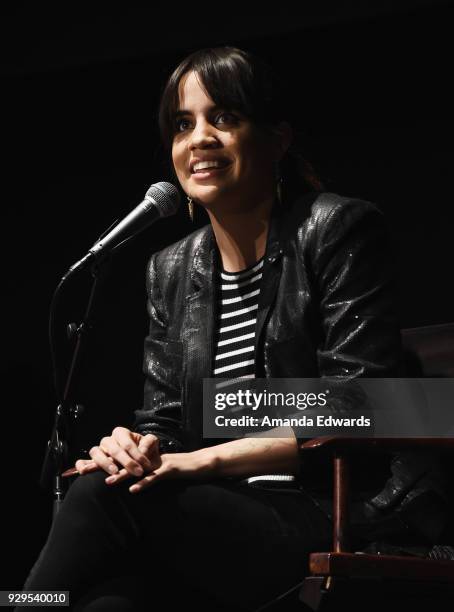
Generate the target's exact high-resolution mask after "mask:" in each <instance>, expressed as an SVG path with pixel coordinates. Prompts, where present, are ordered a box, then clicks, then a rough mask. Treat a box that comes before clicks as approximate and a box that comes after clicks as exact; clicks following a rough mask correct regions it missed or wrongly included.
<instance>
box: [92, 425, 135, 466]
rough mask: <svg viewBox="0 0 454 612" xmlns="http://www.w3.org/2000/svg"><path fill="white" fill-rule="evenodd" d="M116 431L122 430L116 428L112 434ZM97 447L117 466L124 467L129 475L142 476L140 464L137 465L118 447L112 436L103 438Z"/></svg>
mask: <svg viewBox="0 0 454 612" xmlns="http://www.w3.org/2000/svg"><path fill="white" fill-rule="evenodd" d="M117 429H124V428H116V429H115V430H114V432H115V431H116V430H117ZM126 431H129V430H126ZM134 446H135V444H134ZM99 447H100V449H101V450H102V451H103V452H104V453H105V455H107V456H110V457H111V458H112V459H113V460H114V461H115V463H116V464H118V465H119V466H123V467H125V468H126V469H127V470H128V472H129V473H130V474H131V475H133V476H142V474H143V468H142V466H141V465H140V463H137V461H135V460H134V459H133V458H132V457H131V455H130V454H129V453H128V452H127V451H126V450H124V449H123V448H122V447H121V446H120V444H119V443H118V441H117V440H116V439H115V438H114V437H113V435H112V436H108V437H105V438H103V439H102V440H101V442H100V444H99ZM113 473H114V472H111V474H113Z"/></svg>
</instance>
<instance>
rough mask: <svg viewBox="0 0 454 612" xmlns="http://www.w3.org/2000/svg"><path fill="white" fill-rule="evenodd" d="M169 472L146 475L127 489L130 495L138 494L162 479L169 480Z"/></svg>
mask: <svg viewBox="0 0 454 612" xmlns="http://www.w3.org/2000/svg"><path fill="white" fill-rule="evenodd" d="M170 475H171V472H157V471H156V472H153V473H152V474H148V475H147V476H145V478H142V480H139V481H138V482H135V483H134V484H133V485H131V486H130V487H129V491H130V492H131V493H140V492H141V491H143V490H144V489H147V488H148V487H149V486H151V485H152V484H154V483H156V482H157V481H159V480H162V479H163V478H170Z"/></svg>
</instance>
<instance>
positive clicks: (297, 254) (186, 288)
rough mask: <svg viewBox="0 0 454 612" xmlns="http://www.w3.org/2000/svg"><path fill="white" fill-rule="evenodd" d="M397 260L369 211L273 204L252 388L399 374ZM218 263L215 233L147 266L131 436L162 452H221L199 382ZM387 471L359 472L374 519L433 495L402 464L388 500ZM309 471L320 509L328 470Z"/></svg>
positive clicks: (396, 466)
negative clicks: (265, 382) (256, 381)
mask: <svg viewBox="0 0 454 612" xmlns="http://www.w3.org/2000/svg"><path fill="white" fill-rule="evenodd" d="M390 252H391V251H390V247H389V239H388V232H387V228H386V223H385V220H384V218H383V214H382V213H381V212H380V211H379V209H378V208H377V207H376V206H374V205H373V204H371V203H369V202H366V201H363V200H359V199H352V198H347V197H342V196H339V195H336V194H332V193H319V194H317V193H310V194H304V195H302V196H300V197H298V198H295V200H294V201H293V202H290V203H289V204H288V205H287V206H283V205H281V206H277V205H275V206H274V208H273V211H272V216H271V221H270V228H269V232H268V238H267V246H266V253H265V265H264V268H263V276H262V284H261V289H260V295H259V306H258V312H257V323H256V337H255V362H256V372H255V374H256V377H257V378H258V377H260V378H263V377H274V378H316V377H325V376H329V377H332V376H334V377H336V376H344V377H353V378H354V377H393V376H397V375H399V373H400V355H401V344H400V329H399V323H398V320H397V317H396V314H395V310H394V297H393V283H392V281H391V280H390V279H391V278H392V273H391V256H390ZM217 257H219V254H218V250H217V247H216V243H215V239H214V234H213V231H212V228H211V225H210V224H209V225H206V226H205V227H203V228H202V229H199V230H197V231H196V232H194V233H192V234H190V235H189V236H187V237H185V238H184V239H182V240H180V241H179V242H177V243H175V244H173V245H171V246H169V247H167V248H165V249H164V250H162V251H160V252H158V253H155V254H154V255H153V256H152V257H151V259H150V261H149V264H148V268H147V293H148V313H149V317H150V330H149V335H148V336H147V338H146V340H145V358H144V370H145V375H146V382H145V399H144V406H143V408H142V409H140V410H136V412H135V422H134V425H133V429H134V430H135V431H137V432H140V433H142V434H145V433H154V434H156V435H157V436H158V437H159V438H160V440H161V450H162V452H169V451H171V452H172V451H179V450H194V449H197V448H200V447H202V446H207V445H210V444H212V443H213V441H212V440H211V441H210V440H208V441H207V440H204V439H203V437H202V380H203V378H204V377H205V378H208V377H210V376H211V375H212V362H213V355H214V327H215V322H216V293H215V287H216V285H215V282H216V278H215V274H216V258H217ZM220 441H222V440H220ZM224 441H225V440H224ZM389 461H390V460H389V458H388V460H387V463H386V464H385V463H384V460H383V458H381V460H380V461H379V462H376V461H375V462H374V460H373V459H371V460H370V461H363V462H359V463H360V464H361V467H362V470H361V469H360V470H359V471H360V472H362V473H361V474H360V475H359V481H360V483H362V484H360V492H361V491H363V492H364V490H365V489H368V490H370V491H371V493H374V492H375V496H374V497H373V500H374V504H372V505H370V504H369V505H368V506H364V507H363V510H364V508H365V511H366V513H369V514H370V513H372V514H373V513H374V512H375V511H377V512H379V513H383V511H386V510H387V509H389V508H391V507H394V508H397V507H400V506H401V504H402V502H404V505H405V500H406V499H407V501H408V499H410V498H409V497H408V496H409V495H410V496H411V494H412V493H414V491H415V490H416V489H417V485H418V483H419V484H420V483H421V482H425V484H424V486H423V487H422V493H423V494H425V493H426V492H427V490H428V489H434V488H437V487H436V484H433V482H432V481H430V483H429V484H427V478H426V477H427V474H428V472H430V471H431V469H432V467H427V466H426V464H425V463H424V462H423V466H422V467H421V465H420V463H421V462H419V463H418V462H416V463H415V462H411V461H407V458H406V457H404V458H402V456H400V457H398V458H394V463H392V464H391V468H392V469H393V470H394V472H393V473H394V476H393V478H392V479H391V480H389V481H388V483H387V487H385V488H384V489H383V486H384V484H385V482H386V476H388V477H389V476H390V475H392V474H391V472H390V463H389ZM309 465H310V467H306V469H304V466H303V470H302V476H301V479H302V480H303V482H304V480H305V479H306V484H307V486H308V488H311V487H312V488H313V490H314V491H315V495H318V497H319V498H320V499H322V498H323V497H324V496H327V497H329V495H330V488H329V487H330V484H329V482H330V477H329V473H330V470H329V469H328V466H322V465H319V466H318V465H312V464H309ZM424 478H426V481H424ZM380 481H381V484H380ZM434 482H435V481H434ZM367 483H369V486H367ZM420 488H421V487H420ZM420 492H421V491H420Z"/></svg>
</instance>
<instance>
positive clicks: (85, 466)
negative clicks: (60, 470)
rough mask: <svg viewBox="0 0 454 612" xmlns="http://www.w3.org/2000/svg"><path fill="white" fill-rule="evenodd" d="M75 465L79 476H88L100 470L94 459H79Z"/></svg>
mask: <svg viewBox="0 0 454 612" xmlns="http://www.w3.org/2000/svg"><path fill="white" fill-rule="evenodd" d="M74 465H75V468H76V469H77V471H78V472H79V474H86V473H88V472H94V471H96V470H99V469H100V468H99V466H98V465H97V464H96V463H95V462H94V461H93V459H78V460H77V461H76V463H75V464H74Z"/></svg>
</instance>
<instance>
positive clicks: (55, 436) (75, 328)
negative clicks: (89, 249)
mask: <svg viewBox="0 0 454 612" xmlns="http://www.w3.org/2000/svg"><path fill="white" fill-rule="evenodd" d="M91 274H92V277H93V283H92V286H91V291H90V295H89V298H88V303H87V306H86V310H85V314H84V317H83V320H82V322H81V323H80V324H76V323H69V324H68V326H67V332H68V337H69V340H74V339H76V342H75V346H74V350H73V355H72V358H71V361H70V366H69V370H68V373H67V377H66V382H65V385H64V388H63V390H62V389H61V385H60V375H59V369H58V366H57V359H56V354H57V342H56V336H57V334H56V316H55V315H56V311H57V306H58V303H59V301H60V297H61V290H62V288H63V286H64V285H65V283H66V281H67V280H68V279H69V278H70V277H71V276H72V274H66V275H65V276H64V277H63V278H62V280H61V281H60V283H59V284H58V286H57V288H56V290H55V293H54V295H53V298H52V302H51V308H50V316H49V341H50V347H51V357H52V366H53V373H54V385H55V390H56V393H57V398H58V400H57V401H58V405H57V408H56V411H55V419H54V425H53V429H52V434H51V437H50V439H49V441H48V443H47V450H46V454H45V458H44V462H43V466H42V470H41V477H40V484H41V486H42V487H43V488H45V489H48V488H49V487H50V486H51V484H52V492H53V507H52V519H53V520H54V519H55V517H56V515H57V513H58V511H59V510H60V507H61V504H62V503H63V499H64V495H65V490H64V487H63V479H62V476H61V473H62V471H63V470H64V469H65V468H66V467H67V465H68V461H69V459H70V452H69V449H70V444H71V441H72V435H73V424H74V421H75V420H76V419H77V418H78V417H79V416H80V414H81V413H82V411H83V407H82V406H81V405H80V404H78V403H77V402H76V400H75V396H76V385H77V380H78V376H79V374H80V370H81V363H82V356H83V350H84V348H85V345H86V341H87V334H88V332H89V331H90V330H91V329H92V324H91V321H90V317H91V315H92V312H93V305H94V302H95V296H96V290H97V288H98V286H99V268H98V267H97V266H93V267H92V269H91Z"/></svg>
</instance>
